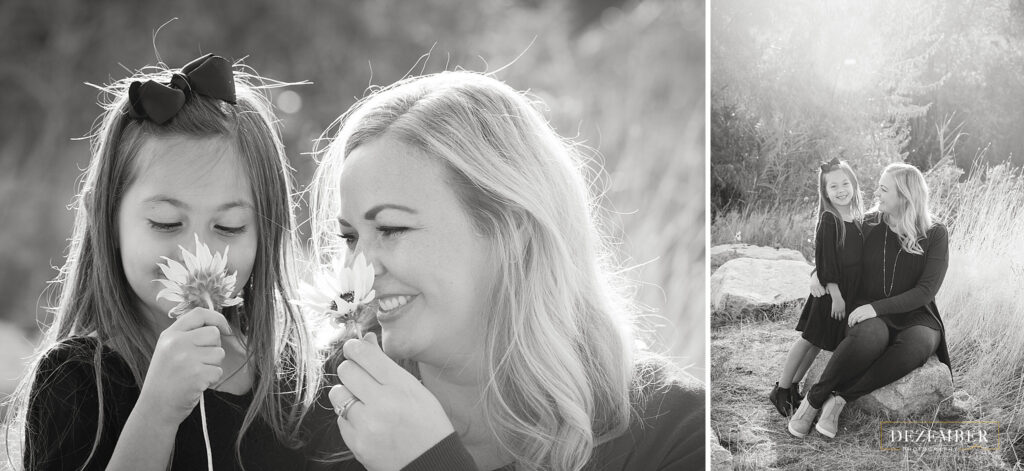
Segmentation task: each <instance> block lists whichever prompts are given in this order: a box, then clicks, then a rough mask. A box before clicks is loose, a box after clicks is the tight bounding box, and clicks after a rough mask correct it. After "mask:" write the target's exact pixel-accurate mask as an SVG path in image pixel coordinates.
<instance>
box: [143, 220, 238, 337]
mask: <svg viewBox="0 0 1024 471" xmlns="http://www.w3.org/2000/svg"><path fill="white" fill-rule="evenodd" d="M195 237H196V253H195V255H193V254H192V253H190V252H189V251H188V250H187V249H185V247H182V246H180V245H179V246H178V248H180V249H181V258H182V260H184V261H185V264H184V265H182V264H181V263H179V262H178V261H177V260H172V259H170V258H167V257H161V258H163V259H164V260H166V261H167V264H166V265H165V264H162V263H157V264H156V265H157V266H158V267H160V271H162V272H163V273H164V276H165V277H166V279H163V280H155V281H158V282H160V283H161V284H163V285H164V289H162V290H160V292H159V293H157V294H156V299H161V298H162V299H166V300H168V301H171V302H176V303H178V305H177V306H175V307H174V308H173V309H171V311H170V312H168V313H167V315H168V316H170V317H178V316H180V315H182V314H185V313H186V312H188V311H189V310H191V309H192V308H195V307H205V308H207V309H211V310H214V311H220V310H221V309H222V308H225V307H228V306H235V305H238V304H241V302H242V298H241V297H233V294H234V292H235V276H236V275H238V272H237V271H236V272H234V273H232V274H230V275H228V274H227V272H226V270H225V269H226V268H227V264H228V249H230V247H228V248H225V249H224V255H221V254H220V252H216V253H212V254H211V253H210V248H209V247H207V246H206V244H204V243H202V242H200V241H199V234H196V235H195Z"/></svg>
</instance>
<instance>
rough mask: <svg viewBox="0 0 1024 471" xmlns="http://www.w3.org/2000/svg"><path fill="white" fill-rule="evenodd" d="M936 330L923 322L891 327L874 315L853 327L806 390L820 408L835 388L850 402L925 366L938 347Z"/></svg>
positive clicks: (812, 405)
mask: <svg viewBox="0 0 1024 471" xmlns="http://www.w3.org/2000/svg"><path fill="white" fill-rule="evenodd" d="M940 339H941V334H940V333H939V331H937V330H935V329H932V328H930V327H925V326H923V325H915V326H912V327H908V328H906V329H903V330H899V331H897V330H892V329H890V328H889V326H888V325H887V324H886V323H885V322H883V321H882V320H881V319H879V318H877V317H874V318H871V319H868V320H866V321H863V322H861V323H859V324H857V325H855V326H853V327H852V328H851V329H850V330H849V331H848V332H847V334H846V338H844V339H843V341H842V342H840V343H839V346H838V347H836V350H835V353H833V354H832V358H831V359H830V360H829V362H828V365H826V366H825V371H823V372H822V373H821V378H819V379H818V382H817V383H815V384H814V386H812V387H811V390H810V391H809V392H808V393H807V401H808V402H810V405H811V407H814V408H821V406H822V405H823V404H824V403H825V400H827V399H828V396H829V394H831V393H832V392H833V391H835V392H836V393H837V394H839V395H840V396H842V397H843V399H846V402H852V401H855V400H857V398H859V397H861V396H863V395H865V394H868V393H870V392H871V391H874V390H876V389H878V388H880V387H882V386H885V385H887V384H889V383H892V382H893V381H896V380H898V379H900V378H902V377H904V376H906V374H907V373H910V372H911V371H914V369H916V368H918V367H920V366H921V365H924V364H925V362H926V361H928V357H929V356H931V355H932V354H933V353H935V350H936V348H938V346H939V340H940Z"/></svg>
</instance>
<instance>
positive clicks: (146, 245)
mask: <svg viewBox="0 0 1024 471" xmlns="http://www.w3.org/2000/svg"><path fill="white" fill-rule="evenodd" d="M134 172H135V177H134V180H133V181H132V183H131V184H130V185H129V186H128V188H127V190H126V191H125V193H124V196H123V197H122V198H121V200H120V205H119V208H118V217H117V224H118V226H117V227H118V246H119V251H120V255H121V264H122V267H123V268H124V273H125V276H126V277H127V279H128V284H129V285H130V286H131V288H132V291H133V292H134V295H135V304H136V306H137V309H139V311H141V312H142V313H144V314H146V315H148V316H149V318H150V319H151V320H152V321H153V322H154V325H155V326H156V328H157V332H159V331H161V330H162V329H163V328H165V327H166V326H167V325H170V323H171V320H170V319H169V318H168V317H167V312H168V311H169V310H170V309H171V308H173V307H174V306H175V303H172V302H170V301H167V300H160V301H157V300H156V295H157V293H158V292H159V291H160V290H161V289H162V288H163V286H162V285H160V284H159V283H157V282H156V281H154V280H157V279H159V278H162V277H163V274H162V273H161V272H160V270H159V269H158V268H157V263H158V262H162V261H163V259H161V258H160V257H162V256H163V257H168V258H171V259H174V260H179V261H180V257H181V251H180V250H179V248H178V246H179V245H180V246H182V247H185V248H186V249H188V250H189V251H190V252H194V251H195V241H194V236H193V234H198V235H199V239H200V240H201V241H203V242H204V243H205V244H206V245H208V246H209V247H210V250H211V251H215V252H221V253H224V251H225V250H226V249H227V247H228V246H230V247H231V250H230V251H229V253H228V263H227V271H228V273H231V272H234V271H236V270H237V271H238V275H237V278H236V280H237V282H236V284H235V286H236V289H237V290H239V291H240V290H241V288H242V286H244V285H245V284H246V282H247V281H248V280H249V275H250V274H251V272H252V267H253V262H254V260H255V257H256V243H257V236H258V234H257V233H256V232H257V231H256V225H255V218H256V215H255V212H254V205H253V201H252V191H251V189H250V185H249V182H248V179H247V177H246V174H245V169H243V168H242V166H241V159H240V156H239V154H238V151H237V150H236V149H235V146H234V144H233V143H232V142H231V141H230V140H227V139H223V138H209V139H195V138H186V137H169V138H149V139H147V140H146V141H145V142H144V143H143V145H142V146H141V148H140V149H139V155H138V156H137V158H136V161H135V163H134Z"/></svg>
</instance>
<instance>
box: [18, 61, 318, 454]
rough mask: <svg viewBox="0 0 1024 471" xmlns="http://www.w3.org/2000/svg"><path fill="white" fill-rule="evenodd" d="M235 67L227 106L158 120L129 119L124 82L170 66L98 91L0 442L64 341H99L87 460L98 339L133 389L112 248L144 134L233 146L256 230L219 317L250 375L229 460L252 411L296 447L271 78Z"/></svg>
mask: <svg viewBox="0 0 1024 471" xmlns="http://www.w3.org/2000/svg"><path fill="white" fill-rule="evenodd" d="M246 70H247V69H245V68H244V66H239V65H236V66H235V70H234V80H235V91H236V101H237V104H235V105H231V104H228V103H226V102H223V101H220V100H218V99H214V98H209V97H205V96H202V95H199V94H192V95H191V97H190V98H189V99H188V100H187V101H186V102H185V104H184V105H183V106H182V108H181V110H180V111H179V112H178V113H177V114H176V115H174V117H173V118H171V119H170V120H169V121H167V122H165V123H163V124H156V123H154V122H152V121H150V120H140V119H133V118H131V117H129V116H128V109H129V106H130V104H129V100H128V89H129V86H130V85H131V83H132V82H134V81H142V82H145V81H146V80H155V81H157V82H161V83H168V82H169V81H170V78H171V74H172V73H173V72H176V71H175V70H169V69H166V68H165V67H147V68H145V69H143V70H141V71H139V72H137V73H136V74H135V75H133V76H132V77H129V78H125V79H122V80H119V81H116V82H114V83H113V84H110V85H108V86H104V87H98V88H99V89H100V91H101V100H100V106H101V107H102V108H103V110H104V111H103V112H102V114H101V115H100V116H99V117H98V118H97V120H96V123H95V124H94V126H93V130H92V133H91V134H90V138H91V151H92V159H91V161H90V163H89V167H88V168H87V169H86V170H85V172H84V173H83V175H82V177H81V187H80V191H79V193H78V195H77V196H76V199H75V203H74V208H75V225H74V231H73V234H72V237H71V243H70V248H69V250H68V256H67V260H66V261H65V263H64V266H63V268H61V270H60V272H59V273H58V275H57V278H56V279H55V280H54V282H53V283H52V284H51V286H52V287H55V288H57V289H59V299H58V302H57V304H56V306H55V307H53V308H51V311H52V312H53V313H54V315H55V317H54V321H53V324H52V325H51V326H50V327H49V328H48V329H47V330H46V332H45V334H44V337H43V340H42V342H41V345H40V347H39V350H38V354H37V358H36V359H35V361H34V363H33V365H32V367H31V368H30V370H29V371H28V373H27V375H26V376H25V379H24V380H23V381H22V383H21V384H20V385H19V387H18V391H17V393H16V395H15V402H14V407H12V408H11V409H10V410H9V411H8V430H7V432H8V436H9V437H10V435H11V434H10V433H9V432H10V430H11V428H12V427H15V430H18V431H19V432H18V433H19V434H20V432H24V435H20V436H19V437H17V439H19V441H22V442H23V441H24V440H25V438H26V437H27V436H28V434H31V433H34V431H33V430H32V429H31V428H29V424H27V423H25V414H26V411H27V408H28V403H29V400H30V397H31V394H32V393H33V392H32V391H31V388H32V383H33V379H34V376H35V373H36V370H37V369H38V366H39V362H40V360H41V358H42V357H43V355H45V354H46V353H47V352H48V351H49V350H50V349H51V348H54V347H56V346H57V345H58V343H60V342H61V341H63V340H66V339H68V338H70V337H73V336H92V337H95V338H96V339H97V340H98V341H99V344H100V346H99V347H97V348H96V351H95V352H94V354H93V357H92V366H93V367H94V373H95V377H96V388H97V393H98V402H99V414H100V418H99V420H98V421H97V429H96V440H95V441H94V443H93V444H92V452H90V455H89V458H88V460H91V459H92V454H93V453H94V452H95V450H96V446H97V445H98V443H99V438H100V437H101V436H102V433H103V432H102V431H103V427H104V424H103V419H102V417H103V415H104V407H103V405H104V404H103V394H104V392H103V381H101V378H102V376H103V374H104V373H103V368H102V363H101V361H100V358H101V355H100V354H101V351H102V346H106V347H109V348H111V349H112V350H113V351H115V352H117V353H118V354H119V355H120V356H121V357H122V358H123V359H124V360H125V362H126V363H127V364H128V366H129V368H130V370H131V372H132V375H133V376H134V378H135V380H136V382H137V383H138V385H139V386H140V387H141V385H142V384H143V381H144V379H145V377H146V370H147V369H148V368H149V362H150V360H151V359H152V354H153V351H152V349H153V347H152V346H153V345H154V344H155V343H156V338H155V337H154V336H153V334H152V333H151V332H150V331H149V329H148V327H147V321H146V320H145V319H144V318H143V317H142V316H141V315H140V314H139V313H138V312H137V311H136V310H135V309H134V308H133V305H132V301H131V299H132V294H131V293H132V288H131V286H129V285H128V282H127V279H126V277H125V274H124V269H123V267H122V265H121V262H120V257H119V255H118V254H119V252H118V248H117V245H116V242H117V240H118V228H117V220H118V217H117V214H118V208H119V206H120V202H121V201H120V200H121V195H123V194H124V192H125V191H126V190H127V189H128V187H129V186H130V185H131V184H132V182H133V181H134V179H135V178H136V176H137V172H138V171H139V164H138V163H137V162H138V153H139V149H140V148H141V147H142V146H143V144H144V142H145V141H146V140H147V139H150V138H154V137H156V138H159V137H167V136H184V137H189V138H196V139H203V138H210V137H221V138H225V139H230V140H232V142H233V143H234V145H235V146H236V149H237V150H238V155H239V156H240V159H241V162H240V163H241V165H242V167H243V168H244V169H245V177H246V178H247V179H248V181H249V184H250V186H251V189H252V198H253V202H254V204H255V207H254V210H255V212H256V214H257V217H256V228H255V229H256V231H257V234H258V237H257V241H258V242H257V247H256V256H255V261H254V263H253V268H252V274H251V276H250V278H249V279H248V280H242V282H244V287H243V293H242V297H243V299H244V300H245V304H244V308H238V309H236V308H227V309H225V312H224V314H225V315H227V317H228V319H229V320H230V321H231V322H232V323H234V324H237V325H238V326H239V327H240V328H241V329H242V332H243V333H244V335H245V339H246V341H245V343H246V349H247V350H248V352H249V355H250V361H251V362H252V365H253V369H254V373H255V377H256V383H255V384H254V385H253V399H252V403H251V404H250V406H249V408H248V410H247V411H246V414H245V418H244V419H243V422H242V426H241V430H240V432H239V434H238V440H237V441H236V443H235V455H236V457H237V458H239V459H240V445H241V442H242V438H243V436H244V435H245V432H246V430H247V429H248V428H249V427H250V426H251V425H252V423H253V421H254V420H255V419H256V418H257V417H258V418H260V419H262V420H263V421H265V422H266V423H267V424H268V425H269V426H270V427H271V428H272V429H273V430H274V432H275V434H276V435H277V437H278V439H279V440H280V441H282V442H283V443H286V444H288V445H290V446H293V447H296V448H297V447H299V446H301V445H302V443H301V442H302V439H301V438H300V436H299V434H298V432H299V423H300V420H301V418H302V417H303V416H304V415H305V414H306V412H307V411H308V409H309V407H310V405H311V404H312V403H313V400H314V394H315V391H316V388H317V386H318V382H319V380H320V375H319V367H318V360H317V356H316V354H315V352H314V351H313V349H312V347H311V342H310V340H309V333H308V329H307V327H306V326H305V323H304V322H303V320H302V319H301V318H300V314H299V313H298V312H297V311H296V310H295V308H294V307H293V306H291V305H290V304H289V303H287V302H284V301H283V300H285V299H289V298H291V295H290V293H291V292H292V282H291V279H292V277H291V275H290V272H291V270H292V268H291V263H292V260H293V255H292V254H293V252H294V251H295V242H294V241H293V239H292V228H293V227H295V222H294V216H293V213H292V200H291V196H292V183H291V177H290V174H289V171H290V168H289V166H288V163H287V158H286V156H285V152H284V146H283V144H282V143H281V139H280V136H279V133H278V129H277V122H276V118H275V117H274V114H273V111H272V107H271V104H270V101H269V97H268V96H267V92H266V89H268V88H272V87H275V86H280V85H283V84H281V83H278V82H270V81H267V80H265V79H263V78H261V77H259V76H258V75H255V73H254V72H253V73H249V72H246ZM84 467H85V466H84V464H83V468H84Z"/></svg>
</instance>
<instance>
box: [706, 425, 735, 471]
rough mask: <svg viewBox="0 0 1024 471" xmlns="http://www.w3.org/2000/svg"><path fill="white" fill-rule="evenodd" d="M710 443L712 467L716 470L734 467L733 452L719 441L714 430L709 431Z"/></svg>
mask: <svg viewBox="0 0 1024 471" xmlns="http://www.w3.org/2000/svg"><path fill="white" fill-rule="evenodd" d="M708 445H709V446H710V447H711V467H710V469H711V470H713V471H715V470H731V469H732V453H730V452H729V450H726V449H725V447H724V446H722V444H721V443H719V441H718V434H716V433H715V431H714V430H709V431H708Z"/></svg>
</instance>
